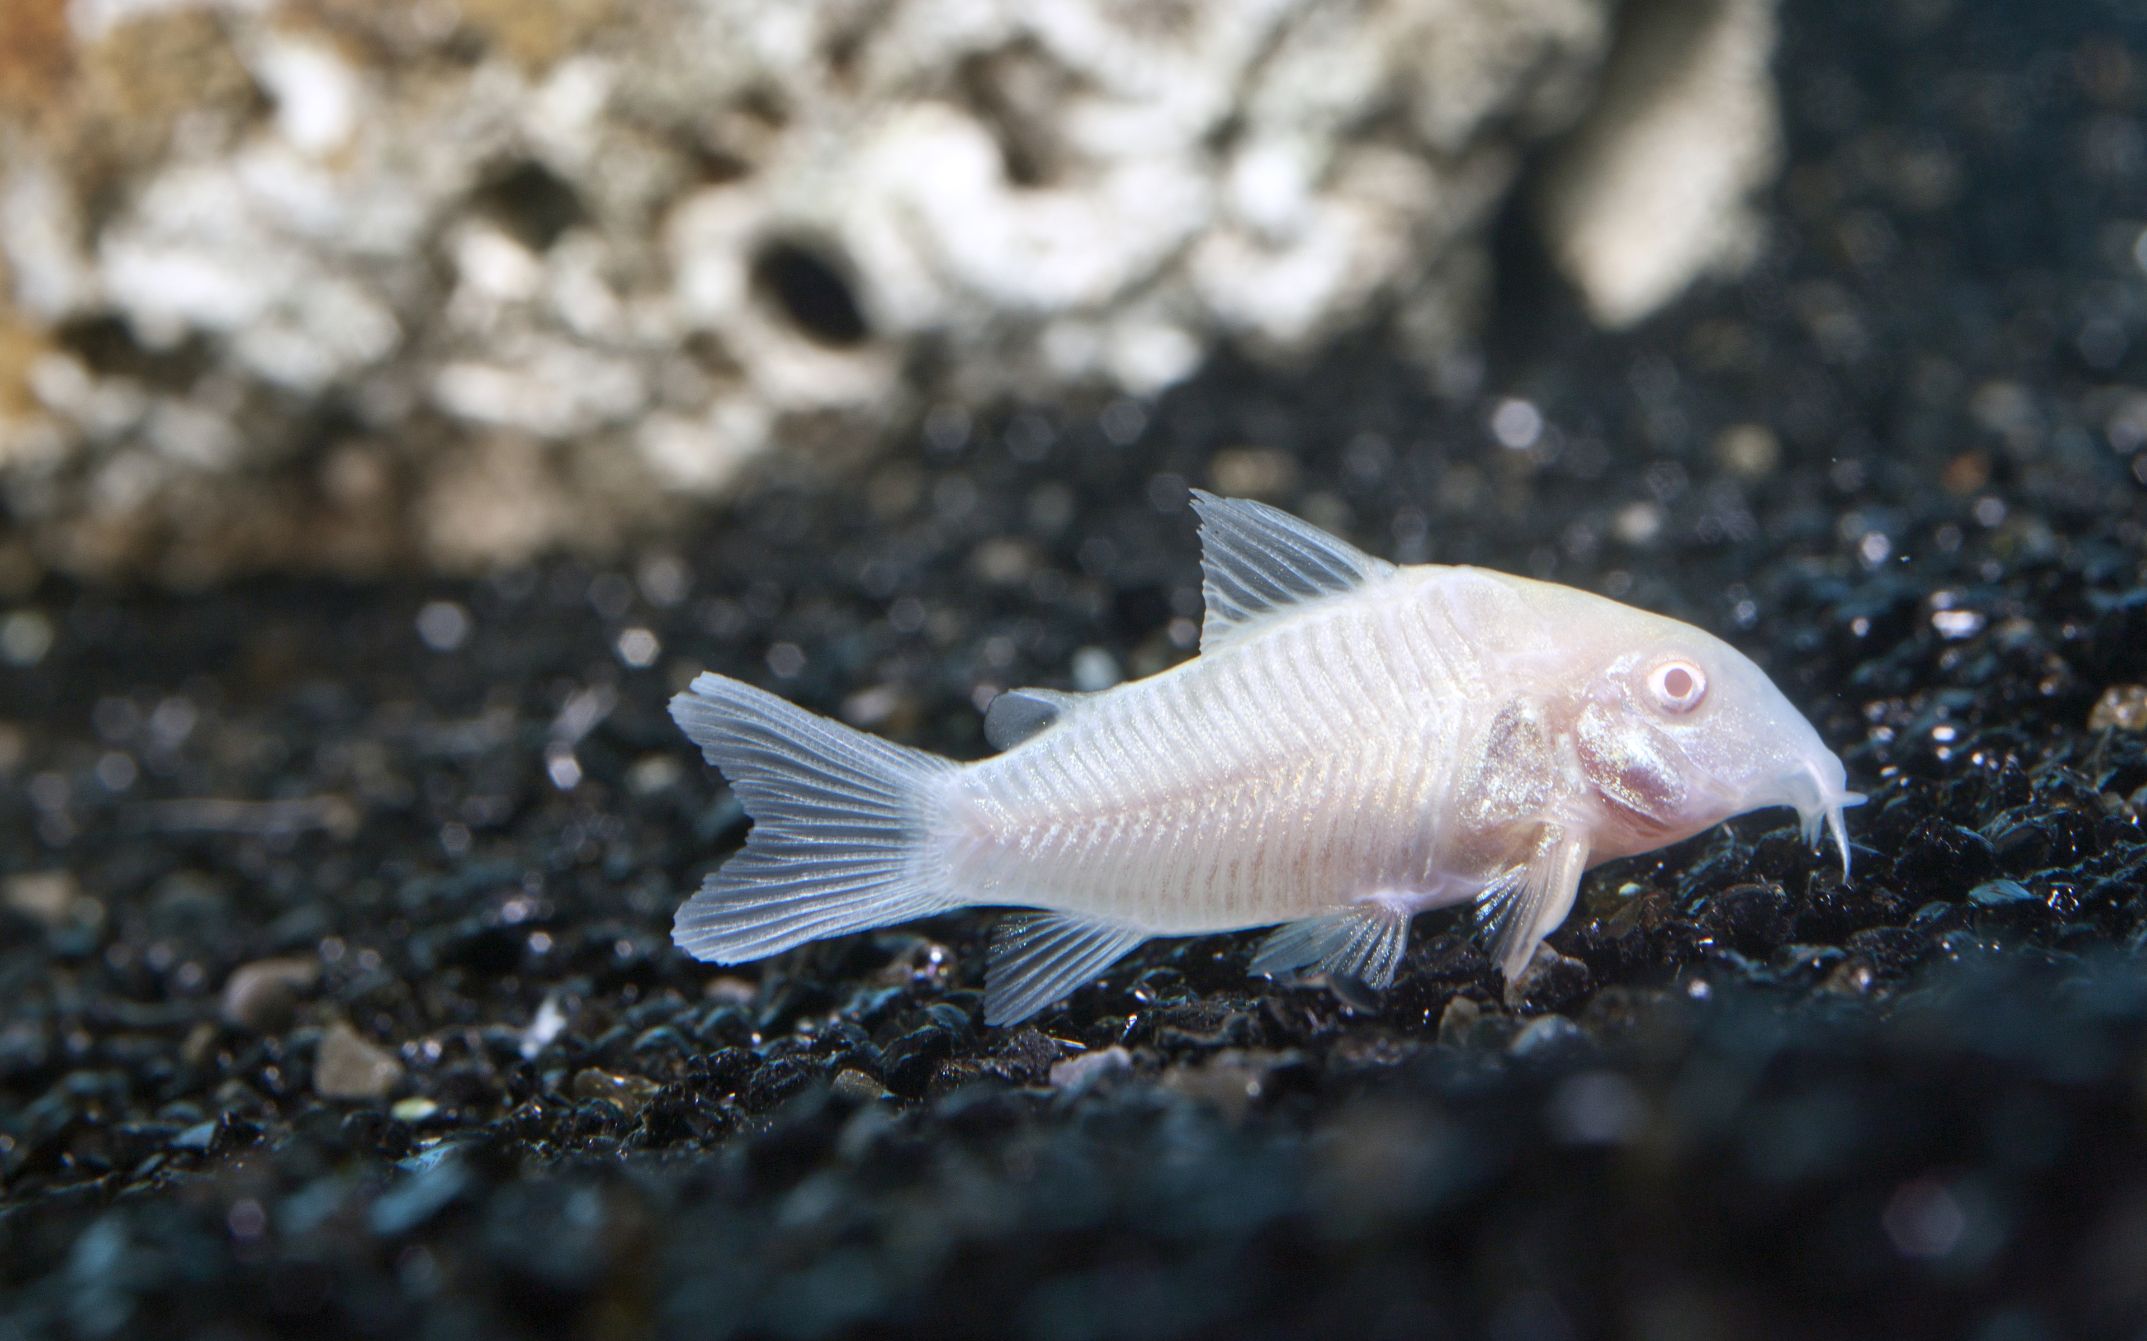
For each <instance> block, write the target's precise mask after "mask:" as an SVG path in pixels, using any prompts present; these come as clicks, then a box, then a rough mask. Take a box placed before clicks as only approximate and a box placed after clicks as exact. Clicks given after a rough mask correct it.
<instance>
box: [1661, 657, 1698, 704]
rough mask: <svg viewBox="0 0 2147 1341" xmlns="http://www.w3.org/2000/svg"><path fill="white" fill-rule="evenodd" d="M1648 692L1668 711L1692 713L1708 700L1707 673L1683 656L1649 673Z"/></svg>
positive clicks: (1664, 663)
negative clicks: (1703, 701) (1705, 699)
mask: <svg viewBox="0 0 2147 1341" xmlns="http://www.w3.org/2000/svg"><path fill="white" fill-rule="evenodd" d="M1648 693H1650V694H1652V695H1653V696H1654V698H1655V706H1656V707H1658V708H1661V709H1662V710H1663V711H1664V712H1691V711H1692V710H1693V709H1694V708H1697V707H1699V706H1700V700H1701V699H1703V698H1706V697H1707V672H1705V671H1703V670H1701V669H1700V668H1699V666H1698V665H1696V664H1695V663H1693V662H1690V661H1686V660H1685V659H1683V658H1682V657H1680V658H1678V659H1676V660H1673V661H1665V662H1663V663H1662V664H1661V665H1660V666H1657V667H1656V668H1655V669H1654V670H1651V671H1649V672H1648Z"/></svg>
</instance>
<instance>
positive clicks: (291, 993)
mask: <svg viewBox="0 0 2147 1341" xmlns="http://www.w3.org/2000/svg"><path fill="white" fill-rule="evenodd" d="M320 977H321V966H320V961H319V960H316V959H303V958H299V957H297V956H295V955H294V956H291V957H289V958H285V959H257V960H255V961H254V962H252V963H250V964H241V965H240V966H239V967H238V968H236V969H233V970H232V972H231V976H230V978H228V979H226V980H225V982H224V999H223V1008H222V1013H223V1017H224V1021H225V1023H227V1024H231V1025H235V1026H237V1027H238V1028H241V1029H248V1030H252V1031H254V1032H256V1033H259V1032H262V1031H264V1030H269V1029H280V1028H282V1027H283V1026H285V1025H287V1024H289V1023H290V1022H291V1020H292V1018H293V1017H295V1016H296V1015H297V1013H298V1000H299V998H300V997H302V996H304V995H305V994H306V993H308V992H310V991H312V990H313V988H314V986H315V984H317V983H318V982H319V981H320Z"/></svg>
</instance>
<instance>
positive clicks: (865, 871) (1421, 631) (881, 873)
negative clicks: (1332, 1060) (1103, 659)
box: [672, 491, 1863, 1024]
mask: <svg viewBox="0 0 2147 1341" xmlns="http://www.w3.org/2000/svg"><path fill="white" fill-rule="evenodd" d="M1194 507H1195V509H1196V510H1197V511H1198V513H1199V514H1200V519H1201V541H1202V558H1201V562H1202V576H1203V581H1202V593H1203V596H1204V598H1205V599H1206V601H1207V606H1208V609H1207V617H1206V619H1205V621H1204V623H1203V625H1202V628H1201V650H1200V655H1199V656H1197V657H1196V658H1194V659H1193V660H1191V661H1189V662H1187V663H1185V664H1184V665H1182V666H1179V667H1176V668H1174V669H1172V670H1169V671H1165V672H1163V673H1161V674H1159V675H1156V676H1152V677H1150V678H1148V679H1146V680H1140V681H1135V682H1133V683H1131V684H1126V685H1121V686H1119V687H1118V688H1116V689H1112V690H1107V691H1104V692H1102V693H1098V694H1088V695H1076V694H1068V693H1063V692H1057V691H1052V690H1044V689H1023V690H1015V691H1011V692H1009V693H1007V694H1004V695H1001V696H1000V698H999V699H997V700H995V701H994V702H993V704H992V706H991V709H990V711H989V712H988V713H987V715H986V717H985V723H984V729H985V735H986V737H987V738H988V739H989V740H990V741H991V742H992V744H993V745H995V746H996V747H998V748H999V749H1000V750H1001V751H1002V753H1000V754H999V755H997V756H995V757H993V758H989V759H984V760H981V761H978V762H976V763H972V764H966V765H958V764H955V763H953V762H951V761H949V760H945V759H940V758H938V757H936V756H933V755H930V754H926V753H923V752H922V751H918V750H911V749H905V748H903V747H901V746H897V745H893V744H891V743H889V742H886V741H882V740H877V739H875V738H873V737H870V736H867V735H864V734H863V733H861V732H857V731H854V730H851V729H850V728H848V727H845V726H841V725H839V724H837V723H834V722H830V721H827V720H826V719H824V718H820V717H815V716H814V715H812V714H811V713H808V712H806V711H804V710H803V709H801V708H798V707H796V706H794V705H792V704H789V703H786V702H784V701H783V700H781V699H779V698H777V697H775V696H774V695H771V694H767V693H765V692H763V691H761V690H758V689H754V688H753V687H751V686H749V685H745V684H742V683H740V682H738V681H736V680H731V679H727V678H725V677H723V676H719V675H702V676H700V677H699V678H698V679H696V680H695V681H694V683H693V685H692V687H691V688H690V689H688V690H687V691H686V692H685V693H683V694H680V695H679V696H678V697H677V698H675V699H674V700H673V701H672V714H673V716H674V717H676V718H677V720H678V722H679V724H680V725H681V726H682V727H683V728H684V729H685V730H686V732H687V734H688V735H689V736H690V737H691V738H692V739H693V740H694V741H695V742H696V743H697V744H699V745H700V746H701V748H702V749H703V751H704V752H705V753H706V754H707V756H708V759H709V761H710V762H711V763H713V764H715V765H716V766H717V767H719V768H721V769H722V770H723V771H724V773H725V774H726V775H727V776H728V777H729V778H730V780H731V784H732V786H733V787H734V788H735V789H736V790H737V792H738V795H739V799H740V800H741V801H742V802H743V803H744V805H745V808H746V811H747V813H748V814H749V815H750V816H751V817H752V818H753V821H754V823H753V827H752V829H751V830H750V831H749V833H748V834H747V838H746V845H745V851H744V852H743V853H741V854H740V855H738V856H736V857H734V858H733V859H732V860H731V861H730V862H729V863H727V864H726V865H725V866H723V867H722V868H721V869H719V870H718V871H717V872H716V873H715V874H713V875H711V876H710V877H709V878H708V881H707V883H706V884H705V885H704V886H703V888H702V890H701V892H700V893H698V894H696V895H695V896H694V897H693V898H692V899H690V900H688V901H687V902H686V904H685V906H684V907H682V908H681V909H680V910H679V916H678V922H677V925H676V927H675V929H674V932H673V935H674V937H675V939H676V940H677V941H678V943H679V945H681V946H682V947H684V948H685V949H686V950H688V951H689V952H691V953H693V954H695V955H697V956H699V957H701V958H703V959H709V960H714V961H717V962H720V963H738V962H742V961H745V960H750V959H756V958H761V957H763V956H766V955H770V954H775V953H778V952H780V951H782V950H785V949H788V948H790V947H792V946H795V945H799V944H802V943H804V942H805V941H808V940H813V939H817V938H819V937H823V936H832V935H839V934H843V933H845V932H852V931H861V930H866V929H869V928H872V927H878V926H886V925H889V924H891V923H895V922H901V921H906V920H908V919H910V918H914V917H919V916H923V915H926V914H931V913H938V912H945V911H947V910H949V909H953V908H962V907H976V906H989V905H1001V906H1013V907H1016V908H1021V909H1027V910H1030V911H1026V912H1018V913H1015V914H1013V915H1011V916H1008V917H1006V918H1003V919H1002V920H1001V922H1000V923H999V926H998V927H997V929H996V930H995V932H994V934H993V939H992V944H991V947H990V950H989V953H988V955H987V965H986V991H985V1018H986V1020H987V1021H988V1022H990V1023H994V1024H1008V1023H1013V1022H1016V1021H1019V1020H1022V1019H1025V1018H1027V1017H1028V1016H1030V1015H1033V1014H1035V1013H1036V1012H1037V1011H1040V1010H1043V1009H1045V1008H1047V1007H1048V1006H1049V1005H1050V1004H1051V1003H1052V1002H1053V1001H1054V1000H1056V999H1058V998H1059V997H1062V996H1064V995H1065V994H1066V993H1067V992H1069V991H1071V990H1073V989H1074V988H1076V987H1078V986H1080V985H1081V984H1082V983H1084V982H1086V981H1089V980H1090V979H1092V978H1094V977H1095V976H1096V975H1098V974H1100V973H1102V972H1103V971H1104V970H1105V969H1107V968H1108V967H1109V966H1110V965H1111V964H1112V963H1113V962H1114V961H1116V960H1117V959H1119V958H1120V957H1122V956H1123V955H1125V954H1126V953H1128V952H1129V951H1131V950H1132V949H1133V948H1134V947H1135V946H1137V945H1139V944H1140V943H1141V942H1142V941H1143V940H1146V939H1148V938H1150V937H1152V936H1167V935H1185V934H1197V933H1203V932H1211V931H1228V930H1236V929H1239V928H1244V927H1255V926H1273V925H1275V924H1277V923H1280V924H1281V925H1280V926H1279V928H1278V929H1277V930H1275V931H1274V932H1273V933H1271V934H1270V935H1269V936H1268V937H1267V939H1266V940H1265V941H1264V942H1262V944H1261V946H1260V947H1259V949H1258V950H1257V951H1256V953H1255V954H1254V956H1253V960H1252V969H1253V971H1254V972H1256V973H1265V974H1268V975H1270V976H1274V977H1278V978H1284V979H1289V978H1294V977H1296V976H1300V975H1301V974H1303V973H1305V972H1307V971H1310V972H1314V973H1318V974H1323V975H1325V976H1326V977H1327V978H1328V979H1329V980H1330V981H1333V982H1336V983H1338V984H1339V983H1344V982H1347V983H1351V984H1354V985H1355V986H1356V987H1358V988H1369V989H1372V990H1377V989H1379V988H1383V987H1384V986H1385V985H1386V984H1387V983H1388V982H1389V981H1391V979H1392V978H1393V976H1394V973H1395V971H1396V969H1397V966H1398V965H1399V964H1400V963H1401V961H1402V958H1403V954H1404V951H1405V949H1406V945H1407V934H1408V928H1409V923H1410V919H1411V918H1412V917H1413V916H1414V915H1415V914H1416V913H1418V912H1421V911H1423V910H1425V909H1428V908H1436V907H1440V906H1443V905H1447V904H1454V903H1460V902H1466V901H1471V900H1473V901H1474V902H1475V903H1476V906H1477V908H1478V910H1479V920H1480V922H1481V923H1482V926H1483V929H1484V933H1485V938H1486V941H1487V944H1488V948H1489V950H1490V953H1491V956H1492V960H1493V962H1494V963H1495V964H1496V965H1497V967H1498V969H1499V970H1500V972H1501V973H1503V974H1504V976H1505V977H1506V979H1507V980H1508V982H1509V984H1513V983H1515V982H1517V981H1518V980H1519V979H1520V978H1521V977H1522V976H1523V974H1524V971H1525V970H1526V968H1527V966H1528V964H1529V963H1530V961H1531V959H1532V957H1533V956H1534V954H1535V953H1536V950H1537V947H1538V945H1539V944H1540V943H1541V942H1542V940H1543V938H1544V937H1545V936H1547V935H1549V934H1550V933H1551V932H1552V931H1553V930H1554V929H1555V928H1556V927H1557V926H1558V925H1559V924H1560V923H1561V922H1562V921H1563V920H1564V919H1565V916H1566V913H1567V911H1568V910H1569V909H1570V908H1571V907H1572V905H1573V901H1574V898H1575V895H1576V891H1577V887H1578V885H1579V882H1580V879H1581V876H1582V873H1583V872H1584V871H1585V870H1586V869H1587V867H1588V866H1589V865H1590V864H1591V863H1593V862H1596V861H1601V860H1606V859H1609V858H1613V857H1617V856H1621V855H1626V854H1630V853H1634V852H1641V851H1646V850H1649V849H1651V848H1655V847H1660V846H1662V845H1664V844H1666V843H1670V842H1675V841H1677V840H1678V839H1680V838H1683V837H1686V836H1689V835H1690V834H1693V833H1697V832H1699V831H1700V830H1701V829H1704V828H1706V827H1708V826H1710V825H1712V824H1714V823H1717V822H1718V821H1720V820H1722V819H1724V818H1727V817H1728V816H1730V815H1733V814H1737V813H1741V812H1742V811H1745V810H1750V809H1756V808H1759V807H1761V806H1767V805H1791V806H1795V807H1796V808H1797V809H1798V811H1799V812H1800V813H1801V815H1802V817H1803V820H1804V824H1805V828H1806V830H1807V832H1810V833H1816V832H1817V831H1818V830H1819V828H1820V827H1821V826H1822V825H1823V826H1824V827H1825V828H1826V830H1827V831H1828V832H1830V833H1831V834H1832V836H1833V838H1834V840H1835V842H1836V844H1837V845H1838V846H1839V847H1840V849H1841V853H1842V874H1843V878H1844V879H1846V878H1847V875H1848V852H1849V849H1848V840H1847V837H1846V835H1845V833H1844V830H1843V826H1842V819H1841V815H1842V811H1843V809H1844V808H1846V807H1848V806H1851V805H1854V804H1856V803H1857V802H1858V801H1860V800H1862V799H1863V798H1861V797H1860V796H1858V795H1857V794H1856V793H1854V792H1851V791H1849V790H1847V787H1846V785H1845V784H1846V777H1845V774H1844V772H1843V769H1842V766H1841V761H1840V760H1839V759H1838V758H1836V757H1835V756H1834V754H1833V753H1832V752H1831V751H1829V750H1828V749H1827V748H1826V747H1825V746H1824V745H1823V744H1821V743H1820V742H1819V739H1818V736H1817V734H1816V733H1815V732H1813V730H1812V729H1811V725H1810V723H1808V722H1807V721H1805V719H1804V718H1803V717H1802V716H1801V715H1800V714H1799V713H1798V712H1797V711H1796V709H1794V708H1793V707H1791V706H1790V705H1789V704H1788V702H1787V701H1786V700H1785V699H1783V698H1782V696H1781V694H1780V692H1779V691H1778V690H1777V689H1775V687H1774V685H1773V683H1772V682H1771V681H1769V680H1768V679H1767V677H1766V675H1765V674H1764V673H1763V672H1761V671H1760V670H1759V668H1758V667H1757V666H1754V665H1753V664H1752V663H1751V662H1750V661H1749V660H1748V659H1747V658H1745V657H1744V656H1743V655H1742V654H1741V653H1739V652H1737V651H1736V649H1734V648H1732V647H1730V646H1729V645H1728V644H1726V643H1723V642H1722V641H1721V640H1719V639H1716V638H1714V637H1712V636H1711V635H1708V634H1706V633H1704V632H1702V631H1700V630H1699V629H1695V628H1693V627H1691V626H1690V625H1686V624H1681V623H1679V622H1677V621H1675V620H1671V619H1666V618H1664V617H1662V616H1660V615H1653V614H1649V613H1648V612H1646V611H1643V610H1636V609H1633V608H1632V607H1630V606H1625V605H1620V604H1618V603H1617V602H1614V601H1610V600H1607V599H1605V598H1603V597H1600V596H1593V595H1590V594H1588V593H1586V592H1583V591H1578V590H1575V589H1573V588H1570V587H1561V586H1556V585H1553V584H1550V583H1544V582H1537V581H1533V580H1530V579H1527V578H1519V577H1512V576H1508V575H1506V574H1501V573H1494V572H1490V571H1488V570H1484V569H1475V568H1453V567H1439V566H1435V565H1425V566H1419V567H1413V568H1397V567H1395V566H1394V565H1393V564H1390V563H1387V562H1385V561H1384V560H1380V559H1376V558H1373V557H1372V556H1370V555H1367V554H1364V553H1363V552H1361V551H1359V550H1357V549H1355V548H1354V547H1352V546H1350V545H1348V544H1347V543H1346V542H1344V541H1342V540H1339V539H1337V538H1336V537H1334V536H1331V535H1328V534H1327V533H1326V532H1324V531H1320V530H1318V529H1317V528H1314V527H1312V526H1309V525H1307V524H1306V523H1304V522H1302V521H1299V520H1297V519H1296V518H1294V517H1291V516H1289V515H1288V514H1286V513H1282V512H1278V511H1276V510H1275V509H1273V508H1269V507H1265V506H1263V505H1261V504H1258V503H1250V502H1246V501H1243V500H1233V499H1222V498H1216V497H1215V496H1213V495H1210V494H1205V493H1200V492H1198V491H1196V492H1195V496H1194ZM1348 999H1350V1000H1352V1001H1361V1000H1363V996H1362V995H1361V993H1360V992H1357V991H1351V992H1350V993H1349V996H1348Z"/></svg>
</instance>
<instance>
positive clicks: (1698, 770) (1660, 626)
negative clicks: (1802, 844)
mask: <svg viewBox="0 0 2147 1341" xmlns="http://www.w3.org/2000/svg"><path fill="white" fill-rule="evenodd" d="M1620 609H1621V613H1623V614H1626V615H1628V616H1630V617H1631V618H1630V619H1627V620H1621V621H1620V622H1621V623H1623V624H1625V625H1626V629H1625V632H1626V633H1627V634H1628V635H1633V636H1628V637H1624V638H1620V639H1618V640H1617V642H1616V643H1615V644H1614V646H1613V648H1612V649H1609V651H1610V655H1609V656H1608V658H1607V661H1598V667H1599V669H1598V671H1597V673H1596V674H1594V675H1593V676H1591V677H1589V678H1588V679H1587V680H1586V682H1585V688H1584V689H1583V690H1582V692H1581V695H1580V701H1579V702H1578V703H1577V704H1575V705H1574V713H1573V719H1572V720H1573V726H1572V735H1571V739H1572V746H1573V757H1574V759H1575V762H1576V763H1577V765H1578V771H1579V773H1580V774H1581V776H1582V777H1583V778H1584V779H1585V782H1586V786H1587V790H1588V792H1589V793H1590V795H1589V797H1588V799H1589V801H1590V802H1592V804H1593V806H1594V807H1595V814H1594V816H1593V820H1594V825H1593V828H1594V838H1595V841H1594V842H1593V844H1592V845H1591V846H1592V848H1593V850H1594V851H1595V852H1596V853H1597V854H1598V855H1599V856H1618V855H1628V854H1631V853H1635V852H1645V851H1649V850H1652V849H1654V848H1657V847H1661V846H1663V845H1665V844H1667V843H1672V842H1676V841H1678V840H1679V839H1682V838H1686V837H1690V836H1691V835H1693V834H1696V833H1699V832H1700V831H1702V830H1704V829H1708V828H1711V827H1713V826H1714V825H1716V824H1718V823H1720V822H1722V821H1723V820H1726V819H1728V818H1730V817H1731V816H1733V815H1741V814H1743V813H1745V812H1746V811H1749V810H1759V809H1763V808H1766V807H1769V806H1778V805H1786V806H1792V807H1794V808H1795V809H1796V811H1797V813H1798V815H1799V816H1800V817H1802V820H1803V827H1804V836H1805V839H1806V841H1808V842H1816V841H1817V839H1818V837H1819V834H1820V830H1821V829H1822V827H1823V828H1824V829H1825V830H1826V831H1827V832H1828V834H1829V835H1830V836H1831V837H1832V839H1833V841H1834V844H1835V846H1836V847H1837V848H1838V849H1839V850H1840V852H1841V869H1842V876H1843V878H1844V879H1846V878H1847V877H1848V873H1849V840H1848V835H1847V833H1846V832H1845V830H1844V828H1843V825H1842V811H1843V810H1845V809H1847V808H1848V807H1850V806H1854V805H1857V804H1860V803H1861V802H1862V801H1863V799H1864V798H1863V797H1862V796H1861V795H1859V794H1857V793H1856V792H1852V791H1850V790H1849V789H1848V774H1847V771H1846V770H1845V769H1844V768H1843V767H1842V763H1841V759H1840V758H1839V757H1838V756H1837V755H1836V754H1835V753H1834V752H1833V751H1832V750H1830V749H1828V748H1827V747H1826V744H1825V742H1823V741H1821V740H1820V739H1819V733H1818V732H1817V731H1816V730H1814V729H1813V727H1812V724H1811V723H1810V722H1809V721H1808V720H1806V718H1805V716H1804V714H1803V713H1801V712H1798V711H1797V709H1796V708H1795V706H1794V705H1792V704H1791V703H1790V702H1789V700H1788V699H1787V698H1786V697H1784V696H1783V694H1782V691H1781V690H1780V689H1778V688H1776V687H1775V684H1774V681H1773V680H1771V679H1770V678H1768V676H1767V673H1766V672H1765V671H1763V670H1761V669H1760V668H1759V667H1758V666H1757V665H1756V664H1754V662H1753V661H1752V659H1751V658H1749V657H1747V656H1745V655H1744V654H1743V653H1742V652H1739V651H1738V650H1737V649H1736V648H1734V647H1731V646H1730V645H1729V644H1728V643H1725V642H1723V641H1722V640H1721V639H1719V638H1716V637H1714V636H1713V635H1711V634H1708V633H1706V632H1703V631H1702V630H1700V629H1696V628H1693V627H1692V626H1690V625H1687V624H1682V623H1679V622H1678V621H1676V620H1671V619H1665V618H1663V617H1661V616H1657V615H1649V614H1646V613H1645V612H1642V611H1636V610H1630V609H1629V608H1628V607H1620Z"/></svg>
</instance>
